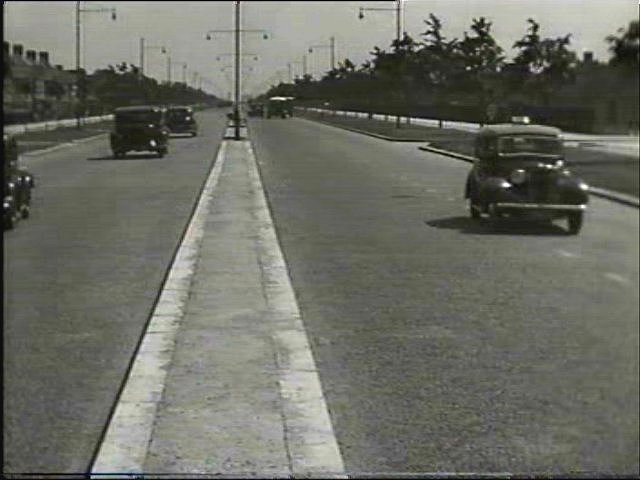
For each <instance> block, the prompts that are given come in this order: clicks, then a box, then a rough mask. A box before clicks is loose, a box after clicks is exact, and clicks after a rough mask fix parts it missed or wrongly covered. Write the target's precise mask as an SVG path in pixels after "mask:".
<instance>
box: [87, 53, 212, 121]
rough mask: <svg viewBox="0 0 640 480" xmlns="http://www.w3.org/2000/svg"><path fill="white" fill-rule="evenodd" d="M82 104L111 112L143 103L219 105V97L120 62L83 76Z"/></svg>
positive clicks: (93, 108) (90, 108)
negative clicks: (148, 75)
mask: <svg viewBox="0 0 640 480" xmlns="http://www.w3.org/2000/svg"><path fill="white" fill-rule="evenodd" d="M82 90H83V91H82V94H83V95H82V98H84V103H85V105H84V108H88V109H89V110H93V111H100V112H110V111H112V110H113V109H114V108H116V107H121V106H128V105H142V104H187V105H196V104H202V105H210V106H214V105H218V104H219V103H220V100H219V99H218V98H217V97H215V96H213V95H210V94H207V93H205V92H204V91H202V90H200V89H195V88H192V87H190V86H188V85H186V84H184V83H181V82H172V83H166V82H165V83H160V82H158V81H157V80H155V79H154V78H149V77H146V76H144V75H141V74H140V70H139V68H138V67H137V66H135V65H132V64H128V63H126V62H122V63H120V64H118V65H115V66H114V65H109V66H108V67H107V68H104V69H98V70H96V71H95V72H94V73H93V74H91V75H89V76H86V77H85V78H84V84H83V88H82Z"/></svg>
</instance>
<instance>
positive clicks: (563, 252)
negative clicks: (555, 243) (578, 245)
mask: <svg viewBox="0 0 640 480" xmlns="http://www.w3.org/2000/svg"><path fill="white" fill-rule="evenodd" d="M555 252H556V253H557V254H559V255H560V256H562V257H567V258H578V257H579V256H580V255H579V254H577V253H573V252H569V251H567V250H563V249H561V248H558V249H556V250H555Z"/></svg>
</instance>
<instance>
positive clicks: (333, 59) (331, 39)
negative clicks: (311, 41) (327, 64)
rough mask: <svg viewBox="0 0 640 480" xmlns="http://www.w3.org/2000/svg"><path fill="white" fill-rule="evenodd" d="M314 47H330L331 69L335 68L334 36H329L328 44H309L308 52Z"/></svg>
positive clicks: (311, 51)
mask: <svg viewBox="0 0 640 480" xmlns="http://www.w3.org/2000/svg"><path fill="white" fill-rule="evenodd" d="M314 48H330V49H331V70H334V69H335V68H336V39H335V37H331V38H329V45H326V44H325V45H311V46H310V47H309V53H313V49H314Z"/></svg>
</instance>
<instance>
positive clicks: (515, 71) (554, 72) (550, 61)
mask: <svg viewBox="0 0 640 480" xmlns="http://www.w3.org/2000/svg"><path fill="white" fill-rule="evenodd" d="M527 22H528V23H529V28H528V29H527V34H526V35H525V36H524V37H523V38H522V39H520V40H518V41H517V42H515V43H514V44H513V48H517V49H519V50H520V52H519V53H518V55H517V56H516V57H515V58H514V60H513V62H512V64H511V65H510V66H509V68H508V69H507V73H508V75H509V80H510V86H511V88H512V89H514V88H515V89H516V90H521V91H523V92H525V93H527V94H529V96H531V97H533V98H537V99H539V100H542V102H543V103H545V104H546V103H548V101H549V97H550V95H551V93H552V92H553V91H554V90H557V89H559V88H560V87H562V86H563V85H566V84H568V83H570V82H572V81H573V80H574V79H575V68H576V66H577V62H578V59H577V57H576V54H575V53H574V52H572V51H570V50H569V49H568V46H569V45H570V43H571V34H570V33H569V34H567V35H565V36H563V37H557V38H544V39H542V38H541V37H540V34H539V30H540V25H539V24H538V23H537V22H536V21H535V20H533V19H531V18H529V19H528V20H527Z"/></svg>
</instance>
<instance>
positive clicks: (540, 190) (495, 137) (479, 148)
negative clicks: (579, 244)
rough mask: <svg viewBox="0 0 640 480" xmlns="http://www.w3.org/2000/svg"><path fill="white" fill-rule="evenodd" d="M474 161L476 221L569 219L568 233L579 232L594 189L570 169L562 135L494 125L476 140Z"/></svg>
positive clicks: (470, 192)
mask: <svg viewBox="0 0 640 480" xmlns="http://www.w3.org/2000/svg"><path fill="white" fill-rule="evenodd" d="M525 122H526V120H525ZM475 156H476V158H477V160H476V161H475V163H474V165H473V168H472V169H471V171H470V172H469V175H468V177H467V183H466V187H465V198H468V199H469V210H470V214H471V217H472V218H474V219H479V218H481V216H482V215H483V214H484V215H489V216H490V217H493V218H499V217H502V216H520V217H524V218H534V219H540V220H547V221H552V220H554V219H556V218H566V219H567V222H568V230H569V233H571V234H574V235H575V234H577V233H578V232H579V231H580V228H581V227H582V221H583V216H584V212H585V210H586V208H587V203H588V201H589V196H588V189H589V187H588V186H587V185H586V184H585V183H584V182H583V181H582V180H580V179H579V178H576V177H575V176H573V174H572V173H571V172H570V171H569V170H568V169H567V168H566V166H565V164H564V153H563V148H562V138H561V137H560V130H559V129H557V128H554V127H547V126H542V125H529V124H526V123H510V124H496V125H489V126H486V127H483V128H481V129H480V131H479V132H478V134H477V136H476V140H475Z"/></svg>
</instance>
